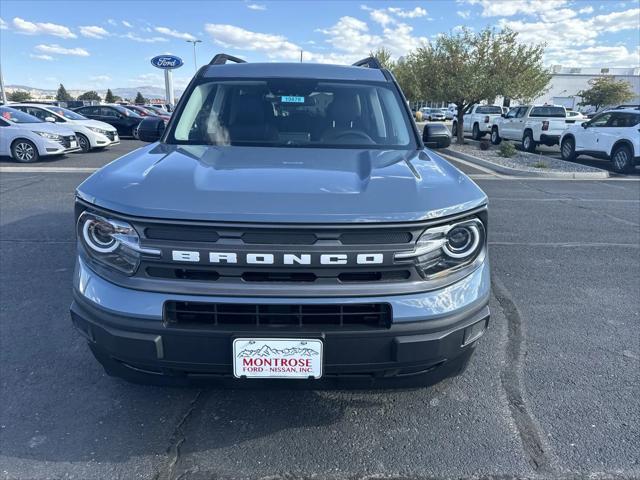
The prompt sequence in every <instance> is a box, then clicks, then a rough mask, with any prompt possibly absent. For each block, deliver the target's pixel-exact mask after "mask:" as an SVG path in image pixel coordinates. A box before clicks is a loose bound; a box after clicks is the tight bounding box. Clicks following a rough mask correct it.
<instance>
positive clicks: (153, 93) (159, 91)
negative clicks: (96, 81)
mask: <svg viewBox="0 0 640 480" xmlns="http://www.w3.org/2000/svg"><path fill="white" fill-rule="evenodd" d="M5 90H6V91H7V93H12V92H15V91H23V92H29V94H30V95H31V97H32V98H33V99H34V100H37V99H43V100H44V99H47V98H54V97H55V96H56V92H57V91H58V89H54V90H49V89H43V88H35V87H29V86H26V85H6V86H5ZM86 91H87V90H76V89H70V88H67V92H69V94H70V95H71V96H73V97H77V96H78V95H82V94H83V93H84V92H86ZM111 91H112V92H113V94H114V95H117V96H119V97H122V98H129V99H133V98H135V96H136V94H137V93H138V92H140V93H142V95H143V96H144V97H146V98H164V88H160V87H153V86H151V85H142V86H140V87H122V88H112V89H111ZM96 92H98V95H100V96H101V97H103V98H104V96H105V94H106V93H107V90H106V89H102V90H96ZM182 92H183V91H182V90H175V96H176V99H177V98H179V97H180V95H182Z"/></svg>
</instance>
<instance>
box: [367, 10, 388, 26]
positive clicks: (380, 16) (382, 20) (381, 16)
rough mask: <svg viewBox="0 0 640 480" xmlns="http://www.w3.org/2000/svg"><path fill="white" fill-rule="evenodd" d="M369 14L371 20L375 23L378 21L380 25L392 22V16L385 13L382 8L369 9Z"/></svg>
mask: <svg viewBox="0 0 640 480" xmlns="http://www.w3.org/2000/svg"><path fill="white" fill-rule="evenodd" d="M370 15H371V20H373V21H374V22H376V23H379V24H380V25H382V26H384V25H387V24H388V23H392V22H393V18H392V17H391V15H389V14H388V13H386V12H385V11H384V10H371V13H370Z"/></svg>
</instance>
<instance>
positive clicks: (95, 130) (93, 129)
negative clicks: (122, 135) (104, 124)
mask: <svg viewBox="0 0 640 480" xmlns="http://www.w3.org/2000/svg"><path fill="white" fill-rule="evenodd" d="M87 128H88V129H89V130H91V131H92V132H96V133H101V134H102V135H106V134H107V133H108V132H107V131H106V130H103V129H102V128H98V127H87Z"/></svg>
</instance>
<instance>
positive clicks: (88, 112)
mask: <svg viewBox="0 0 640 480" xmlns="http://www.w3.org/2000/svg"><path fill="white" fill-rule="evenodd" d="M76 111H77V112H78V113H79V114H80V115H84V116H85V117H87V118H90V119H91V120H101V117H100V107H83V108H79V109H77V110H76Z"/></svg>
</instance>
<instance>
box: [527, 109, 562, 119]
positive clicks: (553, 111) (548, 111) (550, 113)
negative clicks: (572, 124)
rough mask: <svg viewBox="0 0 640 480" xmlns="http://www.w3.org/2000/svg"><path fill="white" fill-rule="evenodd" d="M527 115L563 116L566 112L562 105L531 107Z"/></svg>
mask: <svg viewBox="0 0 640 480" xmlns="http://www.w3.org/2000/svg"><path fill="white" fill-rule="evenodd" d="M529 116H530V117H557V118H565V117H566V116H567V112H566V110H565V109H564V107H533V108H532V109H531V113H529Z"/></svg>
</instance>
